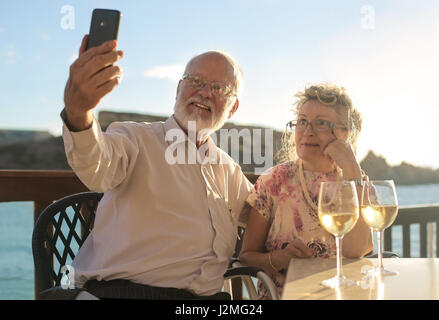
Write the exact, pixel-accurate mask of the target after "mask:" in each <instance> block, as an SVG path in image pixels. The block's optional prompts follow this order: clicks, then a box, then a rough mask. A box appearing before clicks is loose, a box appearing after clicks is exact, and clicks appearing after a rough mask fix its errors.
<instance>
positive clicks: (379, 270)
mask: <svg viewBox="0 0 439 320" xmlns="http://www.w3.org/2000/svg"><path fill="white" fill-rule="evenodd" d="M362 273H363V274H366V275H368V276H371V277H373V276H397V275H398V274H399V272H398V271H391V270H387V269H384V268H374V269H370V270H368V271H364V272H362Z"/></svg>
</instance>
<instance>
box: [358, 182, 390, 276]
mask: <svg viewBox="0 0 439 320" xmlns="http://www.w3.org/2000/svg"><path fill="white" fill-rule="evenodd" d="M397 214H398V199H397V197H396V190H395V183H394V182H393V180H372V181H365V182H364V185H363V192H362V198H361V215H362V217H363V219H364V221H365V222H366V224H367V225H368V226H369V227H370V228H371V230H372V231H374V232H376V233H377V239H378V266H377V267H376V268H375V269H372V270H370V271H369V274H371V275H382V276H390V275H397V274H398V272H396V271H390V270H386V269H384V266H383V232H384V230H385V229H386V228H388V227H390V226H391V225H392V223H393V222H394V221H395V219H396V216H397Z"/></svg>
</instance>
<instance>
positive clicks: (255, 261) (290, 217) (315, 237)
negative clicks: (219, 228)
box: [240, 84, 373, 298]
mask: <svg viewBox="0 0 439 320" xmlns="http://www.w3.org/2000/svg"><path fill="white" fill-rule="evenodd" d="M296 97H297V98H298V101H297V104H296V106H297V107H296V119H295V120H293V121H290V122H289V123H288V125H287V126H288V127H290V129H292V130H291V131H290V132H289V133H288V132H286V133H285V135H284V141H283V147H282V149H281V152H282V155H283V159H282V160H284V161H285V160H286V162H283V163H281V164H279V165H277V166H275V167H273V168H271V169H269V170H268V171H267V172H265V173H263V174H262V175H261V176H260V177H259V179H258V180H257V182H256V184H255V186H254V188H253V190H252V192H251V194H250V196H249V197H248V199H247V202H248V203H249V204H250V206H251V207H252V208H251V210H250V213H249V218H248V223H247V228H246V232H245V236H244V242H243V246H242V250H241V254H240V260H241V262H242V263H244V264H246V265H251V266H257V267H260V268H262V269H263V270H264V271H265V272H266V273H267V274H269V275H270V276H271V277H272V279H273V281H274V282H275V284H276V286H277V287H278V290H279V293H280V292H281V291H282V288H283V285H284V282H285V273H286V270H287V268H288V263H289V261H290V259H291V258H312V257H332V256H335V255H336V245H335V238H334V236H332V235H331V234H329V233H328V232H327V231H325V230H324V229H323V227H322V226H321V225H320V222H319V218H318V215H317V199H318V194H319V189H320V183H321V182H324V181H333V180H336V179H344V180H354V181H356V182H357V183H358V185H361V179H362V170H361V168H360V165H359V162H358V160H357V159H356V156H355V143H356V141H357V138H358V134H359V132H360V130H361V122H362V121H361V115H360V114H359V112H358V111H357V110H356V109H355V108H354V106H353V105H352V101H351V99H350V98H349V96H348V95H347V94H346V92H345V90H344V88H340V87H337V86H335V85H331V84H317V85H313V86H310V87H308V88H306V89H305V90H304V91H303V92H299V93H297V94H296ZM293 136H294V138H293ZM357 190H360V189H359V188H357ZM372 248H373V243H372V236H371V232H370V229H369V227H368V226H367V225H366V224H365V222H364V221H363V219H362V217H361V216H360V218H359V219H358V222H357V224H356V225H355V227H354V229H352V231H351V232H349V233H348V234H346V235H345V237H344V239H343V246H342V254H343V256H344V257H348V258H357V257H362V256H363V255H365V254H366V253H368V252H370V251H371V250H372ZM259 293H260V295H261V298H266V297H267V292H265V291H264V288H263V287H262V286H259Z"/></svg>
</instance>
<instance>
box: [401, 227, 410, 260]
mask: <svg viewBox="0 0 439 320" xmlns="http://www.w3.org/2000/svg"><path fill="white" fill-rule="evenodd" d="M402 256H403V257H404V258H410V224H403V225H402Z"/></svg>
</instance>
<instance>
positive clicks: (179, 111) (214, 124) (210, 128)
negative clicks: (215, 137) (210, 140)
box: [174, 104, 227, 136]
mask: <svg viewBox="0 0 439 320" xmlns="http://www.w3.org/2000/svg"><path fill="white" fill-rule="evenodd" d="M174 114H175V116H176V117H177V119H178V120H179V121H180V122H181V125H182V126H183V127H184V129H185V130H188V123H189V121H193V122H195V123H196V130H197V132H200V131H203V135H205V136H207V135H210V134H211V133H213V132H215V131H216V130H218V129H220V128H221V127H222V126H223V125H224V123H225V122H226V119H227V111H226V110H225V111H224V112H223V113H222V114H221V115H220V117H218V119H214V118H215V115H214V110H212V114H211V117H210V119H201V117H198V116H197V114H196V112H192V113H189V112H188V110H187V109H186V107H185V106H183V105H177V104H176V105H175V107H174Z"/></svg>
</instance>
